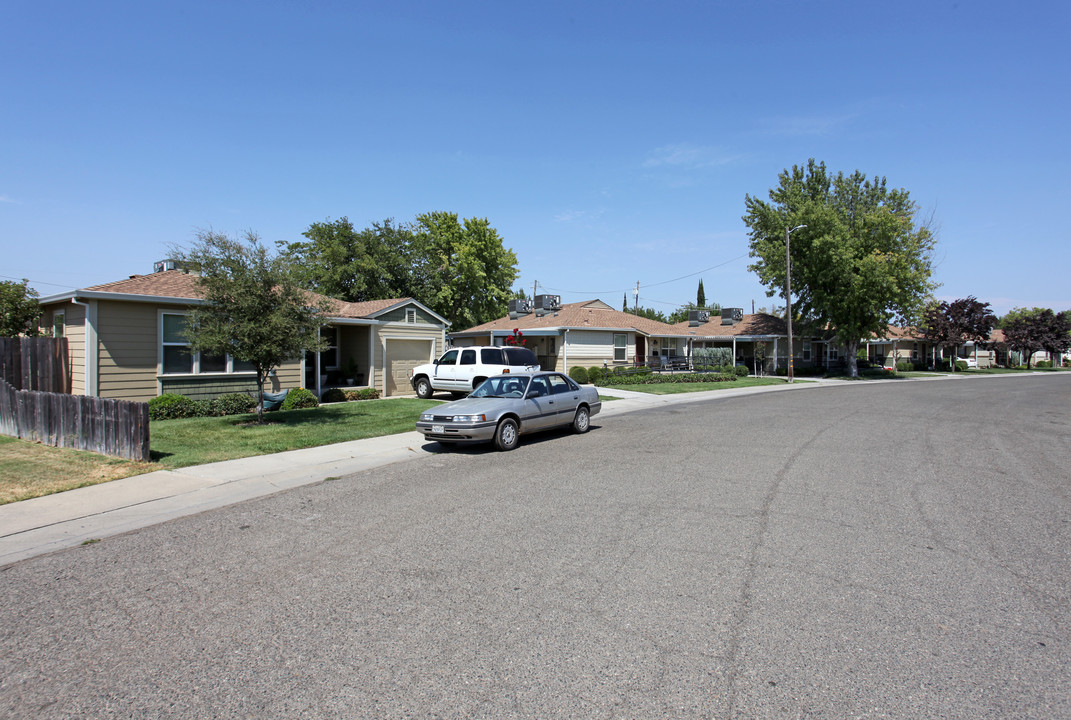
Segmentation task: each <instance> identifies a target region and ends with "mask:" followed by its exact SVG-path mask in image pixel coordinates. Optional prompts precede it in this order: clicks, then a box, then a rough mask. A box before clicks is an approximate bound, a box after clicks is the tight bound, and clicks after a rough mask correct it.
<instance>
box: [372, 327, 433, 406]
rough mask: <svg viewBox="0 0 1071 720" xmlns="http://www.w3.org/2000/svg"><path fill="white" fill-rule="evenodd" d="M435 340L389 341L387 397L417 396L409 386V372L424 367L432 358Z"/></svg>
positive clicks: (385, 370) (386, 373)
mask: <svg viewBox="0 0 1071 720" xmlns="http://www.w3.org/2000/svg"><path fill="white" fill-rule="evenodd" d="M433 342H434V340H390V339H388V340H387V364H386V367H385V368H384V373H385V375H386V378H387V392H386V395H387V397H390V396H392V395H415V394H416V393H415V392H414V391H413V388H412V386H411V385H409V372H410V371H411V370H412V369H413V368H415V367H416V366H417V365H423V364H425V363H426V362H428V359H429V358H430V357H431V345H432V343H433Z"/></svg>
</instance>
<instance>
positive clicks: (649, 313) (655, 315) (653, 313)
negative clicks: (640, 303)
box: [633, 307, 669, 323]
mask: <svg viewBox="0 0 1071 720" xmlns="http://www.w3.org/2000/svg"><path fill="white" fill-rule="evenodd" d="M633 315H639V316H640V317H645V318H647V319H648V320H657V321H658V322H663V323H664V322H669V318H667V317H666V315H665V313H662V312H660V311H658V310H655V309H654V308H648V307H641V308H637V312H634V313H633Z"/></svg>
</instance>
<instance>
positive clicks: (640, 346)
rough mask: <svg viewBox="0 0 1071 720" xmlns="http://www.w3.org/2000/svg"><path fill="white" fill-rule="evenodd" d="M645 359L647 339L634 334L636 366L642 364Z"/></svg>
mask: <svg viewBox="0 0 1071 720" xmlns="http://www.w3.org/2000/svg"><path fill="white" fill-rule="evenodd" d="M646 358H647V338H645V337H644V336H643V335H640V334H639V333H637V334H636V363H635V364H636V365H639V364H640V363H642V362H644V360H645V359H646Z"/></svg>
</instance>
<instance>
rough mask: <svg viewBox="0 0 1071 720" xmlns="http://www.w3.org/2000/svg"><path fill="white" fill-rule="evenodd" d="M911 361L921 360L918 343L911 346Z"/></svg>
mask: <svg viewBox="0 0 1071 720" xmlns="http://www.w3.org/2000/svg"><path fill="white" fill-rule="evenodd" d="M911 359H912V360H918V359H919V344H918V343H913V344H912V345H911Z"/></svg>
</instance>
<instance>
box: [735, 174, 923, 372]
mask: <svg viewBox="0 0 1071 720" xmlns="http://www.w3.org/2000/svg"><path fill="white" fill-rule="evenodd" d="M769 195H770V201H769V202H766V201H764V200H760V199H758V198H755V197H752V196H750V195H747V196H745V198H744V202H745V205H746V207H747V214H746V215H744V217H743V220H744V223H745V224H746V225H747V226H748V228H749V229H750V232H749V234H750V237H751V241H750V251H751V252H750V254H751V257H753V258H757V261H756V262H755V263H754V264H753V265H750V266H749V267H748V269H749V270H752V271H753V272H755V273H757V274H758V276H759V279H760V280H761V281H762V283H763V284H764V285H765V286H766V288H767V290H766V294H767V296H771V297H772V296H774V295H780V296H781V297H784V295H785V277H786V261H785V231H786V229H789V228H795V227H797V226H799V225H805V226H806V227H805V228H801V229H799V230H796V231H795V232H794V233H793V234H792V238H791V243H790V247H791V253H792V265H791V267H792V273H791V276H792V289H793V291H794V292H795V293H796V295H797V297H796V298H795V299H794V300H793V314H794V315H795V314H798V315H799V316H800V317H801V318H807V319H808V321H809V322H810V323H812V324H813V325H814V326H817V327H825V326H827V325H828V326H830V327H832V329H833V331H834V332H835V333H836V337H837V341H838V343H839V344H840V345H841V346H843V347H844V348H845V356H846V358H847V362H848V372H849V374H851V375H852V376H857V375H858V374H859V370H858V365H857V363H856V355H857V352H858V348H859V343H860V340H861V339H862V338H864V337H868V336H869V335H870V334H871V333H875V332H878V333H880V332H884V331H885V330H886V327H887V326H888V324H889V323H890V322H891V321H892V320H893V319H894V318H907V317H912V316H915V315H916V314H917V313H918V312H919V310H920V309H921V308H922V307H923V305H924V304H925V299H926V298H927V297H928V296H929V294H930V292H931V291H932V290H933V289H934V287H935V285H934V284H933V283H932V282H931V281H930V276H931V274H932V269H933V266H932V253H933V248H934V244H935V239H934V237H933V234H932V233H931V232H930V230H929V228H928V227H926V226H925V225H919V226H916V223H915V216H916V210H917V208H916V206H915V204H914V203H913V202H912V201H911V199H910V195H909V194H908V192H907V191H906V190H903V189H899V190H896V189H890V188H888V187H887V185H886V180H885V178H878V177H875V178H874V179H873V180H868V179H867V178H866V177H865V176H864V175H863V174H862V173H861V172H859V171H856V172H854V173H852V174H851V175H845V174H843V173H837V174H836V175H833V174H831V173H829V172H828V171H827V170H826V166H825V163H816V162H815V161H814V160H813V159H811V160H809V161H808V162H807V165H806V167H799V166H796V165H794V166H793V167H792V169H791V170H785V171H783V172H782V173H781V175H780V177H779V182H778V186H777V187H776V188H773V189H772V190H770V193H769Z"/></svg>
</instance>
